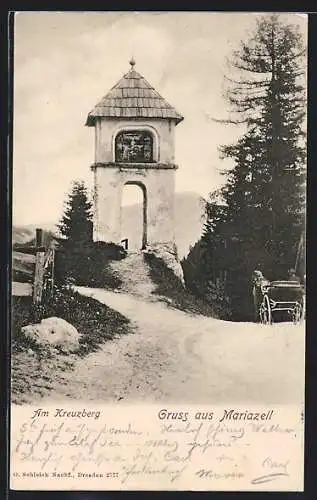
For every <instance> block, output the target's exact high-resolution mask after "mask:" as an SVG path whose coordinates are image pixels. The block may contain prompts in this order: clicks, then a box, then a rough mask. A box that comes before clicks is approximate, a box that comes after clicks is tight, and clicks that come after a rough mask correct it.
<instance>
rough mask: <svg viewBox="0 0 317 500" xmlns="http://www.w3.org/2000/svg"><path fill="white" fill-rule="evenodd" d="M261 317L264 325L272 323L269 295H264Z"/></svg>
mask: <svg viewBox="0 0 317 500" xmlns="http://www.w3.org/2000/svg"><path fill="white" fill-rule="evenodd" d="M260 319H261V323H263V324H264V325H270V324H271V323H272V310H271V305H270V301H269V298H268V296H267V295H265V296H264V297H263V301H262V304H261V306H260Z"/></svg>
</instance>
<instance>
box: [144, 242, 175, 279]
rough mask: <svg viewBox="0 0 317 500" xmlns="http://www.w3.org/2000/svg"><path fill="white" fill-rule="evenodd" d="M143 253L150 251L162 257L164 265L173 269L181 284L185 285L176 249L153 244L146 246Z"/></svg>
mask: <svg viewBox="0 0 317 500" xmlns="http://www.w3.org/2000/svg"><path fill="white" fill-rule="evenodd" d="M144 252H145V253H150V254H153V255H155V257H158V258H159V259H162V260H163V261H164V263H165V264H166V266H167V267H168V268H169V269H171V270H172V271H173V273H174V274H175V276H176V277H177V278H178V279H179V280H180V282H181V283H182V285H184V286H185V281H184V273H183V268H182V266H181V264H180V262H179V260H178V257H177V252H176V250H172V249H171V248H170V247H169V246H164V245H160V246H155V247H152V246H151V247H147V248H146V250H144Z"/></svg>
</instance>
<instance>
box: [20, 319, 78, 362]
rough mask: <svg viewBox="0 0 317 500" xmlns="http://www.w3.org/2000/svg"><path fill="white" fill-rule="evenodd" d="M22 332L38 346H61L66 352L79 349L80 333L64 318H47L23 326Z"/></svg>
mask: <svg viewBox="0 0 317 500" xmlns="http://www.w3.org/2000/svg"><path fill="white" fill-rule="evenodd" d="M21 332H22V334H23V335H24V336H25V337H26V338H27V339H29V340H31V341H32V342H34V343H35V344H37V345H38V346H42V347H52V348H59V349H60V350H61V351H63V352H65V353H69V352H75V351H77V350H78V349H79V338H80V334H79V333H78V331H77V330H76V328H75V327H74V326H73V325H71V324H70V323H68V322H67V321H65V320H64V319H62V318H56V317H51V318H45V319H42V321H41V323H37V324H35V325H27V326H24V327H23V328H21Z"/></svg>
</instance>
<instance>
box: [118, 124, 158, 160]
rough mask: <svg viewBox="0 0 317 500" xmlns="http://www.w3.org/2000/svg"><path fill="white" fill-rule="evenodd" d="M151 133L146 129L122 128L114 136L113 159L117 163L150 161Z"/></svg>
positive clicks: (151, 155) (152, 145)
mask: <svg viewBox="0 0 317 500" xmlns="http://www.w3.org/2000/svg"><path fill="white" fill-rule="evenodd" d="M153 147H154V141H153V135H152V133H151V132H149V131H148V130H122V131H121V132H119V133H118V134H117V135H116V138H115V161H116V162H119V163H152V162H153V161H154V150H153Z"/></svg>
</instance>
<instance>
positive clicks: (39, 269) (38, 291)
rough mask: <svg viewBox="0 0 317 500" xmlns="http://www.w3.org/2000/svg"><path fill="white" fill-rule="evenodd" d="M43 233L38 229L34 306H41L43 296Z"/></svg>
mask: <svg viewBox="0 0 317 500" xmlns="http://www.w3.org/2000/svg"><path fill="white" fill-rule="evenodd" d="M42 244H43V231H42V229H36V242H35V245H36V253H35V274H34V283H33V304H41V302H42V294H43V279H44V263H45V251H44V249H43V247H42Z"/></svg>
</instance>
